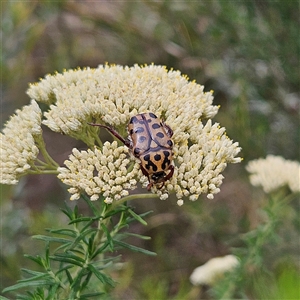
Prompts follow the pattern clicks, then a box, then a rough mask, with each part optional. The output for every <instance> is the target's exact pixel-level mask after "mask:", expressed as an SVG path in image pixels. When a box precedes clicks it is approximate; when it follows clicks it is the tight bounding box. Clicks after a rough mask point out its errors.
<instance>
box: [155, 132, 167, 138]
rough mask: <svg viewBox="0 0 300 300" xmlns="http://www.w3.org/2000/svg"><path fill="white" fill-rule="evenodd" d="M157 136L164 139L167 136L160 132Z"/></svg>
mask: <svg viewBox="0 0 300 300" xmlns="http://www.w3.org/2000/svg"><path fill="white" fill-rule="evenodd" d="M156 136H157V137H159V138H161V139H162V138H163V137H164V136H165V135H164V134H163V133H162V132H158V133H157V134H156Z"/></svg>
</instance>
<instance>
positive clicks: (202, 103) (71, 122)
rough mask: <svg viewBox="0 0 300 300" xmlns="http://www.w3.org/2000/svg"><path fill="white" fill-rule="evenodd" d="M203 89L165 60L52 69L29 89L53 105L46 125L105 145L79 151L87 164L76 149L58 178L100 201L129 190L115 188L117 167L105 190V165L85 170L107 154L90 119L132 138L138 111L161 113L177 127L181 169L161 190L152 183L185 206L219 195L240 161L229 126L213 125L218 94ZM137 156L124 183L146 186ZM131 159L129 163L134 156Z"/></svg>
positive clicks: (75, 192) (176, 160)
mask: <svg viewBox="0 0 300 300" xmlns="http://www.w3.org/2000/svg"><path fill="white" fill-rule="evenodd" d="M203 88H204V87H203V86H201V85H199V84H197V83H195V82H193V81H192V82H191V81H189V80H188V78H187V77H186V76H183V75H182V74H181V73H180V72H179V71H173V70H170V71H168V70H167V69H166V68H165V67H163V66H155V65H150V66H143V67H141V66H138V65H135V66H133V67H122V66H115V65H112V66H109V65H105V66H102V65H101V66H99V67H98V68H96V69H90V68H87V69H77V70H70V71H66V72H64V73H63V74H55V75H53V76H51V75H48V76H46V77H45V78H44V79H42V80H41V81H40V82H39V83H37V84H34V85H31V87H30V88H29V90H28V95H29V96H30V97H31V98H33V99H35V100H36V101H41V102H44V103H45V104H48V105H49V110H48V111H47V112H45V114H44V115H45V120H44V121H43V124H45V125H46V126H48V127H49V128H50V129H52V130H53V131H57V132H61V133H64V134H67V135H70V136H72V137H75V138H78V139H81V140H83V141H84V142H86V144H87V145H88V146H89V147H90V148H93V147H94V146H93V145H94V144H95V143H97V144H98V146H99V147H100V150H89V151H87V152H84V153H83V152H81V154H80V155H84V156H88V157H89V159H85V160H84V164H83V166H84V167H82V166H80V167H79V166H78V163H79V162H78V161H81V160H80V159H79V160H78V159H77V158H78V157H79V156H80V155H79V152H77V151H76V150H74V151H75V152H74V151H73V156H71V157H70V159H69V160H67V161H66V162H65V164H66V166H67V169H68V171H66V169H59V171H60V172H61V174H60V175H59V178H61V179H62V180H63V182H65V183H66V184H68V185H70V186H71V189H70V190H69V191H70V192H71V193H72V194H73V196H72V199H75V198H78V195H79V192H80V191H82V190H85V191H86V192H88V191H89V192H88V194H90V195H92V197H93V199H96V198H97V197H99V196H100V194H102V193H103V191H105V193H106V195H107V198H106V199H107V200H106V201H108V202H110V201H111V200H112V199H116V200H117V199H118V198H119V197H120V195H121V196H122V195H123V194H125V192H124V191H123V192H117V193H116V192H113V189H114V188H115V186H116V184H117V183H116V182H115V180H116V179H117V178H118V176H119V175H120V174H119V173H118V172H119V171H120V170H118V168H112V169H111V170H110V172H109V173H107V172H106V173H105V172H104V173H105V174H108V176H111V181H109V180H108V181H107V180H105V182H106V184H108V185H109V187H108V186H106V187H105V188H104V187H103V184H104V183H103V180H104V177H102V176H103V174H104V173H101V172H102V171H100V169H99V170H98V169H97V172H98V173H97V172H92V171H89V173H88V171H86V172H84V171H83V169H84V168H87V169H88V170H92V169H93V170H94V171H95V168H96V167H95V166H96V161H97V160H98V159H99V155H100V157H103V155H105V153H104V148H103V150H102V152H101V145H102V142H101V141H99V137H98V130H99V128H95V127H92V126H90V125H88V122H92V123H101V124H106V125H109V126H112V127H113V128H115V129H116V130H117V131H118V132H119V133H120V134H121V135H123V136H124V137H126V135H127V133H126V129H127V125H128V122H129V120H130V118H131V117H133V116H135V115H136V114H138V113H144V112H153V113H155V114H156V115H157V116H158V117H159V118H161V119H163V120H164V121H165V122H166V124H168V125H169V126H170V127H171V128H172V129H173V131H174V135H173V137H172V139H173V142H174V147H173V152H174V155H173V157H174V164H175V170H174V175H173V177H172V178H171V179H170V180H169V181H167V182H166V183H165V185H164V187H163V188H162V189H157V188H156V187H153V188H152V192H154V193H157V194H158V195H159V196H160V198H161V199H166V198H167V197H168V195H169V193H171V192H174V193H175V194H176V196H177V198H178V204H179V205H181V204H182V203H183V200H182V199H183V198H184V197H186V198H189V199H190V200H193V201H194V200H196V199H198V197H199V195H200V194H202V193H206V194H207V195H208V198H213V195H214V194H216V193H218V192H219V186H220V185H221V183H222V180H223V176H222V175H221V172H222V171H223V170H224V168H225V167H226V165H227V163H236V162H240V161H241V159H240V158H238V157H236V156H237V154H238V153H239V152H240V147H239V146H238V143H233V142H232V140H230V139H229V138H228V137H227V136H226V134H225V128H222V127H220V126H219V124H217V123H215V124H213V123H212V121H211V118H213V117H214V116H215V115H216V114H217V112H218V107H217V106H214V105H212V101H213V96H212V93H211V92H203ZM107 147H108V144H107ZM114 147H115V146H114ZM122 147H123V146H122ZM120 149H124V147H123V148H120ZM97 151H98V152H97ZM99 151H100V152H99ZM122 151H123V150H122ZM122 151H121V150H120V151H119V152H116V153H114V155H115V156H114V157H113V159H114V160H118V159H119V156H118V155H121V154H123V152H122ZM100 153H101V154H100ZM75 154H76V155H75ZM74 155H75V156H74ZM74 157H76V159H75V158H74ZM122 157H123V156H122ZM122 159H125V158H122ZM131 161H132V163H133V166H131V167H130V168H128V169H127V172H128V174H130V176H128V177H126V175H125V173H122V176H123V177H122V178H126V182H127V184H125V182H123V183H122V184H121V185H120V184H117V186H119V187H120V186H121V187H122V188H123V189H127V188H132V186H135V182H134V183H133V181H132V180H133V179H135V180H138V181H140V182H141V183H142V184H143V185H146V184H147V178H146V176H144V175H143V174H142V172H141V171H140V170H139V160H138V159H135V158H131ZM111 163H112V164H114V162H111ZM104 165H105V164H102V167H104ZM125 165H126V166H128V162H127V160H126V163H124V167H125ZM106 167H107V166H106ZM79 169H80V172H81V175H80V176H79V175H78V172H79ZM123 171H124V170H123ZM99 172H100V173H99ZM87 173H88V174H87ZM76 176H78V177H76ZM75 177H76V180H74V178H75ZM114 190H115V189H114ZM122 193H123V194H122ZM115 195H116V196H115Z"/></svg>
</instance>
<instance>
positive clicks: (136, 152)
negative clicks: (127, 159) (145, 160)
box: [133, 148, 141, 155]
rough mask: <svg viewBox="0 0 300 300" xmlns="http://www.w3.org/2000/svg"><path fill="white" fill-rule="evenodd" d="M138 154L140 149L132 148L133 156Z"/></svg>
mask: <svg viewBox="0 0 300 300" xmlns="http://www.w3.org/2000/svg"><path fill="white" fill-rule="evenodd" d="M140 152H141V149H140V148H134V150H133V154H134V155H139V154H140Z"/></svg>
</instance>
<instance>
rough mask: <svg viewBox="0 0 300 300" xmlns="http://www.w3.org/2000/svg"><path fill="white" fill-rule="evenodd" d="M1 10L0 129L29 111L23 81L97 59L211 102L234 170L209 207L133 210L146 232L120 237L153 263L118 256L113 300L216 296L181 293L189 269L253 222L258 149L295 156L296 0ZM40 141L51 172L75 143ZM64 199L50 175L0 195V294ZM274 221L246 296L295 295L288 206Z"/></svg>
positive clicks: (7, 4) (295, 252) (295, 247)
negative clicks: (234, 154) (233, 154)
mask: <svg viewBox="0 0 300 300" xmlns="http://www.w3.org/2000/svg"><path fill="white" fill-rule="evenodd" d="M1 10H2V11H1V23H2V24H1V28H2V56H1V69H2V70H1V75H2V76H1V81H2V91H1V96H2V99H1V124H4V123H5V121H6V120H7V119H8V117H9V115H11V114H12V113H13V112H14V110H15V109H17V108H20V107H21V106H22V105H25V104H28V103H29V100H30V99H29V98H28V96H27V95H26V94H25V92H26V90H27V88H28V83H29V82H36V81H38V80H39V78H40V77H44V76H45V75H46V74H47V73H54V72H56V71H58V72H61V71H63V70H64V69H69V68H77V67H85V66H90V67H97V65H99V64H103V63H105V62H108V63H115V64H121V65H129V66H131V65H133V64H135V63H138V64H145V63H147V64H150V63H152V62H153V63H155V64H162V65H166V66H167V68H174V69H179V70H180V71H181V72H182V73H184V74H187V75H188V76H189V78H190V79H191V80H196V81H197V82H198V83H200V84H203V85H204V86H205V90H206V91H208V90H214V96H215V99H214V101H215V102H214V103H215V104H218V105H220V106H221V107H220V112H219V114H218V115H217V116H216V118H215V121H216V122H219V123H221V125H222V126H224V127H226V129H227V133H228V135H229V137H230V138H232V139H233V140H234V141H238V142H239V143H240V145H241V147H242V148H243V151H242V154H241V155H242V156H243V157H244V161H243V163H241V164H239V165H230V166H229V167H228V168H227V169H226V171H225V181H224V184H223V185H222V186H221V193H220V194H218V195H217V196H216V197H215V199H214V200H208V199H207V198H206V197H205V196H203V197H202V198H201V199H200V200H198V201H196V202H195V203H186V204H185V205H184V206H183V207H180V208H179V207H177V205H176V201H175V200H174V199H173V200H172V199H169V200H167V201H159V200H147V201H140V202H138V201H136V202H135V203H132V205H133V206H134V207H135V209H136V211H137V212H143V211H148V210H153V211H154V212H153V213H152V214H151V215H150V216H149V217H148V219H147V222H148V226H147V227H143V226H142V225H140V224H137V225H136V226H133V227H132V228H130V230H131V231H133V232H138V233H142V234H146V235H149V236H151V238H152V240H151V241H150V242H149V241H148V242H145V244H144V245H139V246H142V247H146V248H148V249H149V250H152V251H156V252H157V253H158V256H157V257H155V258H153V257H145V256H144V255H142V254H134V253H129V252H124V253H123V259H124V261H126V262H127V263H126V268H123V269H122V271H121V272H117V273H116V275H115V277H117V279H118V281H119V285H118V286H117V288H116V289H115V291H114V294H113V299H213V296H212V294H211V293H209V290H208V288H205V287H204V288H195V287H192V285H191V284H190V282H189V276H190V274H191V272H192V270H193V269H194V268H195V267H197V266H199V265H201V264H203V263H205V262H206V261H207V260H208V259H210V258H212V257H215V256H222V255H226V254H228V253H231V247H237V248H238V247H243V246H244V245H243V243H242V242H241V240H240V238H239V237H240V235H241V234H244V233H247V232H249V231H250V230H253V229H255V228H256V227H257V226H258V225H259V224H260V222H261V220H262V216H261V210H260V208H261V207H262V206H263V201H264V195H263V193H262V192H261V191H260V190H259V189H253V188H252V187H251V186H250V184H249V181H248V178H247V176H248V175H247V173H246V171H245V169H244V167H245V165H246V163H247V162H248V161H249V160H252V159H255V158H259V157H265V156H266V154H275V155H281V156H283V157H284V158H286V159H293V160H298V161H299V160H300V157H299V156H300V155H299V141H300V135H299V107H300V96H299V70H300V69H299V54H300V52H299V50H300V46H299V44H300V40H299V28H300V27H299V2H298V1H292V0H287V1H281V0H278V1H273V0H264V1H258V0H257V1H255V0H252V1H221V0H219V1H217V0H211V1H201V0H199V1H172V0H169V1H168V0H166V1H95V2H90V1H34V2H33V1H30V2H27V1H4V0H3V1H2V2H1ZM45 139H46V142H48V143H47V144H48V148H49V152H50V153H51V154H52V155H53V156H54V157H55V158H56V160H57V161H58V162H59V163H60V164H62V163H63V161H64V160H65V159H66V158H67V157H68V154H69V153H70V149H71V148H72V147H75V146H78V142H77V141H73V140H71V139H67V138H66V137H63V136H60V135H58V134H55V133H53V132H50V131H49V130H47V128H45ZM66 199H67V194H66V191H65V188H64V187H63V186H61V185H60V184H59V182H58V180H57V179H56V178H55V177H54V176H50V175H49V176H48V177H45V176H43V177H40V176H28V177H26V178H23V179H22V180H21V181H20V183H19V184H18V186H16V187H10V186H1V257H0V259H1V272H0V276H1V280H0V282H1V286H0V289H1V290H2V289H3V288H4V287H6V286H8V285H11V284H13V283H15V282H16V280H17V279H19V278H20V276H21V275H20V267H32V266H31V265H30V261H27V260H24V258H23V254H24V253H29V254H32V255H34V254H36V253H39V250H40V249H39V247H41V248H43V245H42V244H39V243H38V242H33V241H32V240H31V239H30V235H32V234H43V231H44V229H45V228H49V227H53V226H54V224H60V223H63V222H64V221H65V220H64V219H63V217H62V216H61V215H62V214H60V213H59V209H60V208H61V207H62V206H63V201H64V200H66ZM79 204H80V203H79ZM70 205H72V203H71V204H70ZM83 209H84V208H83ZM284 213H285V214H286V215H285V216H284V217H283V218H282V221H281V223H280V230H279V231H278V233H277V234H278V236H277V238H278V239H279V243H278V244H277V245H276V248H275V246H274V245H273V246H272V244H268V241H266V243H267V244H266V248H265V249H263V250H264V251H267V252H264V251H263V252H262V253H261V258H262V261H261V265H262V270H263V271H262V272H258V273H255V272H253V274H254V275H253V274H252V276H251V275H249V278H248V280H245V282H244V283H243V284H244V285H243V287H244V293H245V298H248V299H267V298H273V299H277V298H276V297H277V296H278V293H277V291H278V289H280V287H281V286H282V287H283V290H284V289H286V291H285V292H286V294H282V295H291V294H292V295H294V294H293V293H294V290H293V289H295V286H297V284H296V285H293V284H291V282H296V283H297V281H295V278H296V280H297V278H298V279H299V267H300V266H299V260H298V259H297V258H298V256H299V231H300V223H299V203H297V202H296V201H295V203H292V204H291V206H290V207H287V208H285V210H284ZM278 245H279V246H278ZM297 276H298V277H297ZM293 280H294V281H293ZM266 286H268V289H267V290H266ZM289 286H292V287H290V288H289ZM289 293H290V294H289ZM287 297H289V298H286V299H292V296H287Z"/></svg>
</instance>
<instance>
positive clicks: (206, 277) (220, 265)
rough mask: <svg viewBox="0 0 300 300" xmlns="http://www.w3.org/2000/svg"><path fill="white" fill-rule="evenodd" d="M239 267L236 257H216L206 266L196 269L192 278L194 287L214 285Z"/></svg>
mask: <svg viewBox="0 0 300 300" xmlns="http://www.w3.org/2000/svg"><path fill="white" fill-rule="evenodd" d="M238 265H239V260H238V258H237V257H236V256H234V255H226V256H223V257H214V258H212V259H210V260H209V261H208V262H206V263H205V264H204V265H202V266H200V267H198V268H196V269H195V270H194V271H193V273H192V275H191V276H190V281H191V283H192V284H193V285H202V284H205V285H213V284H214V283H215V282H216V281H217V280H218V279H219V278H220V277H222V275H224V273H226V272H229V271H232V270H233V269H234V268H236V267H237V266H238Z"/></svg>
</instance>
